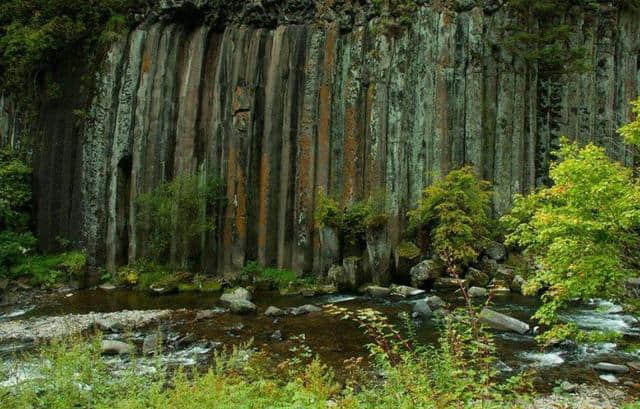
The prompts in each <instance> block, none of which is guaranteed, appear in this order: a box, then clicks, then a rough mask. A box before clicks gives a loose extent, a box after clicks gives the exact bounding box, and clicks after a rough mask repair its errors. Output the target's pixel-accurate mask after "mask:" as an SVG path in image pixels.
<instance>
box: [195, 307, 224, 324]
mask: <svg viewBox="0 0 640 409" xmlns="http://www.w3.org/2000/svg"><path fill="white" fill-rule="evenodd" d="M223 311H224V310H223V309H221V308H219V309H217V310H201V311H198V312H197V313H196V318H195V319H196V321H200V320H208V319H210V318H213V317H215V316H216V315H217V314H220V313H221V312H223Z"/></svg>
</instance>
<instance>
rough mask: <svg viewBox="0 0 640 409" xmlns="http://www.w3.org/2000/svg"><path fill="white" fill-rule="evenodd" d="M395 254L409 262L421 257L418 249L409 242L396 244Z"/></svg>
mask: <svg viewBox="0 0 640 409" xmlns="http://www.w3.org/2000/svg"><path fill="white" fill-rule="evenodd" d="M396 253H397V254H398V255H399V256H400V257H404V258H406V259H409V260H413V259H415V258H418V257H420V255H421V251H420V248H418V246H416V245H415V244H413V243H412V242H410V241H403V242H400V244H398V246H397V247H396Z"/></svg>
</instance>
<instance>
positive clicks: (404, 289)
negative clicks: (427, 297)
mask: <svg viewBox="0 0 640 409" xmlns="http://www.w3.org/2000/svg"><path fill="white" fill-rule="evenodd" d="M420 294H424V290H421V289H419V288H413V287H409V286H406V285H392V286H391V295H397V296H400V297H404V298H406V297H413V296H416V295H420Z"/></svg>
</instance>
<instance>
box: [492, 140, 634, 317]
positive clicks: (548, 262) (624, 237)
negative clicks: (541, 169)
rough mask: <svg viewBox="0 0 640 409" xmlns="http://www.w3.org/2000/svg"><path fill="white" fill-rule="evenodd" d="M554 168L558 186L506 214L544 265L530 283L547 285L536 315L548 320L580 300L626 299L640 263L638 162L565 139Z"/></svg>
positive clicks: (512, 231) (514, 240) (516, 235)
mask: <svg viewBox="0 0 640 409" xmlns="http://www.w3.org/2000/svg"><path fill="white" fill-rule="evenodd" d="M557 156H558V161H557V162H556V163H554V164H553V165H552V167H551V170H550V177H551V180H552V181H553V183H554V185H553V187H550V188H544V189H540V190H539V191H537V192H535V193H533V194H531V195H529V196H527V197H522V196H517V197H516V199H515V203H514V206H513V211H512V212H511V214H509V215H506V216H504V217H503V219H502V221H503V223H504V224H505V225H506V227H507V230H508V231H509V234H508V236H507V243H509V244H513V245H518V246H520V247H521V248H523V249H524V251H525V253H526V254H529V255H532V256H534V257H535V259H536V260H537V261H538V263H539V264H540V265H541V269H540V270H538V271H536V272H534V274H533V276H532V277H531V279H530V280H529V282H528V283H527V286H526V287H525V290H526V291H528V292H529V293H536V292H538V291H540V290H545V292H544V294H543V301H544V305H543V306H542V307H541V308H540V309H539V310H538V311H537V313H536V314H535V317H536V318H537V319H539V320H540V321H541V322H542V323H545V324H554V323H556V322H557V320H558V315H557V311H558V310H559V309H560V308H562V307H564V306H566V304H567V303H568V302H569V301H571V300H575V299H581V300H586V299H589V298H596V297H598V298H611V299H620V298H621V297H622V296H623V292H624V287H625V285H624V283H625V280H626V278H627V277H629V276H630V275H632V274H633V273H634V271H635V270H636V269H637V266H638V265H640V264H639V259H638V254H639V253H638V250H640V240H639V239H640V237H639V235H638V232H639V231H640V230H638V229H639V227H640V187H639V185H638V183H637V181H636V179H635V178H634V177H633V172H632V170H631V169H628V168H625V167H624V166H622V165H621V164H619V163H617V162H613V161H611V160H610V159H609V158H608V157H607V155H606V154H605V152H604V150H603V149H602V148H599V147H596V146H594V145H592V144H589V145H587V146H585V147H584V148H580V147H578V145H577V144H575V143H574V144H570V143H567V141H566V140H565V141H563V144H562V146H561V148H560V150H559V151H558V152H557Z"/></svg>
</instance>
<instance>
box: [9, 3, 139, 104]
mask: <svg viewBox="0 0 640 409" xmlns="http://www.w3.org/2000/svg"><path fill="white" fill-rule="evenodd" d="M140 3H142V2H140V1H137V0H91V1H86V0H32V1H23V0H5V1H3V2H2V3H0V84H2V85H0V90H2V91H5V92H9V93H13V94H15V95H23V96H25V98H26V97H27V96H29V95H30V94H29V92H28V91H29V90H32V91H36V90H35V89H34V85H35V84H37V80H41V79H42V74H43V73H45V72H47V71H48V70H50V69H52V68H53V67H55V66H56V65H57V64H59V63H60V62H61V61H62V59H63V58H85V63H88V61H86V56H87V55H93V53H95V50H96V49H98V50H100V49H104V48H105V46H107V45H108V44H109V43H110V42H111V41H112V40H113V39H114V38H115V36H116V35H117V33H120V32H122V31H124V28H125V27H126V24H125V21H126V18H125V14H129V13H128V12H129V11H130V10H132V9H135V8H136V7H137V5H138V4H140ZM48 88H49V90H50V91H51V92H49V94H54V95H55V94H56V93H57V92H56V91H55V89H56V88H58V87H57V86H56V85H55V84H48Z"/></svg>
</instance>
